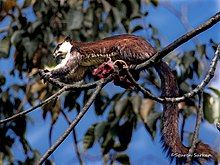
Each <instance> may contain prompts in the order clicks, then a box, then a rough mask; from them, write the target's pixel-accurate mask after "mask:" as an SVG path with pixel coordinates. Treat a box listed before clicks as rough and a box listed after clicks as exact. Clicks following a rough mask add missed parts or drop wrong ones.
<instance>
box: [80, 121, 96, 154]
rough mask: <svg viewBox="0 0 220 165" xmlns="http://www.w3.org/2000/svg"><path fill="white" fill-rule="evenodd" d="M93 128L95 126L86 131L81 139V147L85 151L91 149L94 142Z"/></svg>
mask: <svg viewBox="0 0 220 165" xmlns="http://www.w3.org/2000/svg"><path fill="white" fill-rule="evenodd" d="M95 126H96V124H93V125H92V126H90V127H89V129H88V130H87V131H86V134H85V135H84V138H83V147H84V149H85V150H87V149H89V148H91V147H92V146H93V144H94V142H95Z"/></svg>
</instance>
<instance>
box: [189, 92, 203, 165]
mask: <svg viewBox="0 0 220 165" xmlns="http://www.w3.org/2000/svg"><path fill="white" fill-rule="evenodd" d="M202 117H203V91H200V92H199V108H198V110H197V117H196V126H195V131H194V133H193V140H192V145H191V147H190V149H189V153H188V155H189V156H188V157H187V160H186V164H187V165H190V163H191V161H192V158H193V154H194V151H195V149H196V144H197V142H198V137H199V128H200V125H201V122H202ZM191 155H192V156H191Z"/></svg>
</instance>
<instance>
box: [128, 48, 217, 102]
mask: <svg viewBox="0 0 220 165" xmlns="http://www.w3.org/2000/svg"><path fill="white" fill-rule="evenodd" d="M219 59H220V44H219V45H218V47H217V50H216V52H215V55H214V57H213V59H212V61H211V63H210V68H209V71H208V72H207V74H206V76H205V78H204V79H203V80H202V82H201V83H200V84H199V85H197V87H196V88H194V89H193V90H192V91H190V92H188V93H185V94H184V95H183V96H180V97H173V98H168V97H165V98H161V97H158V96H154V95H153V94H151V93H150V92H149V91H148V90H147V89H145V88H144V87H142V86H141V85H140V84H138V83H137V81H135V80H134V78H133V76H132V74H131V73H130V72H129V70H128V69H126V70H127V75H128V78H129V80H130V81H131V82H132V83H133V84H134V85H135V86H136V88H138V89H139V90H140V91H141V92H142V93H143V94H144V95H146V96H147V97H149V98H150V99H152V100H155V101H157V102H160V103H165V102H181V101H184V100H185V99H186V98H191V97H193V96H195V95H196V94H197V93H198V92H199V91H201V90H203V88H204V87H205V86H206V85H207V84H208V83H209V82H210V81H211V79H212V78H213V76H214V73H215V70H216V66H217V63H218V60H219Z"/></svg>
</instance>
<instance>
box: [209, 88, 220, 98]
mask: <svg viewBox="0 0 220 165" xmlns="http://www.w3.org/2000/svg"><path fill="white" fill-rule="evenodd" d="M209 89H211V90H212V91H213V92H214V93H215V94H216V95H217V96H218V97H220V90H218V89H216V88H213V87H209Z"/></svg>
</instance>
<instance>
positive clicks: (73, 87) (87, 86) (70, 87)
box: [0, 76, 111, 124]
mask: <svg viewBox="0 0 220 165" xmlns="http://www.w3.org/2000/svg"><path fill="white" fill-rule="evenodd" d="M102 81H103V80H99V81H96V82H92V83H88V84H83V85H79V84H68V85H66V86H64V87H63V88H61V89H60V90H59V91H58V92H56V93H55V94H53V95H52V96H50V97H49V98H47V99H46V100H44V101H43V102H41V103H39V104H37V105H35V106H34V107H32V108H30V109H28V110H26V111H22V112H20V113H17V114H15V115H13V116H11V117H8V118H6V119H2V120H0V124H3V123H6V122H9V121H12V120H15V119H17V118H19V117H22V116H24V115H26V114H28V113H29V112H32V111H33V110H35V109H37V108H39V107H41V106H42V105H45V104H47V103H49V102H50V101H51V100H53V99H55V98H56V97H58V96H60V95H61V94H62V93H63V92H65V91H69V90H79V89H90V88H94V87H95V86H96V85H97V84H100V83H101V82H102ZM109 81H111V76H109V77H107V78H106V79H105V80H104V83H108V82H109Z"/></svg>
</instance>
